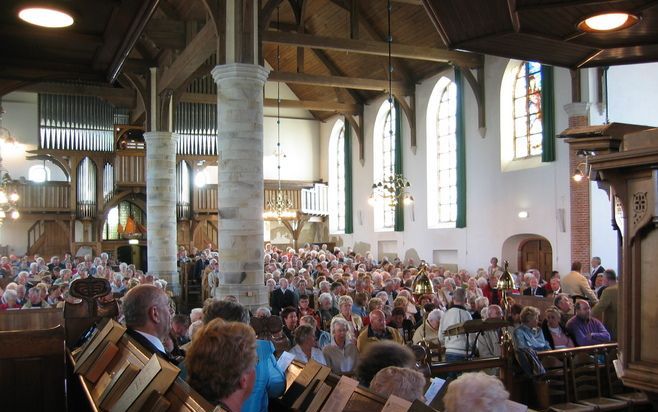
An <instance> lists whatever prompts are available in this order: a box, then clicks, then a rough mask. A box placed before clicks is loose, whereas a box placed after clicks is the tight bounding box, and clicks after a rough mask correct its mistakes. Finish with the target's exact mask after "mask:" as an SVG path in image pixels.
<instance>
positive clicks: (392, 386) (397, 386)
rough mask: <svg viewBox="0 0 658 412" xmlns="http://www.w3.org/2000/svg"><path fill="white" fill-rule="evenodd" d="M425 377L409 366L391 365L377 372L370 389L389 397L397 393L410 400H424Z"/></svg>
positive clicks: (398, 395)
mask: <svg viewBox="0 0 658 412" xmlns="http://www.w3.org/2000/svg"><path fill="white" fill-rule="evenodd" d="M424 387H425V377H424V376H423V374H422V373H420V372H418V371H415V370H413V369H409V368H400V367H398V366H389V367H387V368H384V369H382V370H380V371H379V372H377V374H376V375H375V377H374V378H372V381H371V382H370V390H371V391H373V392H375V393H376V394H378V395H381V396H383V397H384V398H388V397H389V396H391V395H395V396H397V397H400V398H402V399H405V400H407V401H409V402H413V401H415V400H416V399H420V400H423V399H424V397H423V388H424Z"/></svg>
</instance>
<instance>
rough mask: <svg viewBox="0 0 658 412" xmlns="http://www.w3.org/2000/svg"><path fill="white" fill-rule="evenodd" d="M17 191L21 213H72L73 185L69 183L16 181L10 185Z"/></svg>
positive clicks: (10, 187)
mask: <svg viewBox="0 0 658 412" xmlns="http://www.w3.org/2000/svg"><path fill="white" fill-rule="evenodd" d="M9 190H10V192H11V191H12V190H15V191H16V193H18V196H20V198H19V199H18V204H17V206H18V210H19V211H20V212H21V213H31V212H38V213H65V212H71V205H70V201H71V184H70V183H69V182H43V183H34V182H30V181H25V182H19V181H14V182H12V183H11V184H10V185H9Z"/></svg>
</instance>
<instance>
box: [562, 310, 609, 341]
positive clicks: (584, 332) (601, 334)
mask: <svg viewBox="0 0 658 412" xmlns="http://www.w3.org/2000/svg"><path fill="white" fill-rule="evenodd" d="M567 330H568V331H569V332H570V333H571V334H572V335H573V337H574V341H575V342H576V345H577V346H588V345H598V344H599V343H608V342H610V332H608V331H607V330H606V328H605V326H603V323H601V321H600V320H598V319H596V318H594V317H592V309H591V308H590V306H589V302H587V301H586V300H578V301H576V314H575V315H574V316H573V317H572V318H571V319H569V321H568V322H567Z"/></svg>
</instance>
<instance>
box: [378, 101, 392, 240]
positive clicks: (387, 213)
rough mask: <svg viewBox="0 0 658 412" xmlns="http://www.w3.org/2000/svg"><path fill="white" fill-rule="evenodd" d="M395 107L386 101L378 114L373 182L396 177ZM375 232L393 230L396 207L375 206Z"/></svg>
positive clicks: (388, 205)
mask: <svg viewBox="0 0 658 412" xmlns="http://www.w3.org/2000/svg"><path fill="white" fill-rule="evenodd" d="M396 116H397V113H396V110H395V106H394V105H392V104H391V103H389V102H388V100H387V101H385V102H384V103H382V105H381V107H380V108H379V112H378V113H377V118H376V120H375V128H374V134H373V136H374V139H373V152H374V153H373V165H374V170H373V181H374V182H381V181H383V180H384V179H388V178H389V177H391V176H393V175H395V151H396V150H397V149H398V148H396V147H395V122H396ZM374 209H375V210H374V218H375V219H374V220H375V230H393V227H394V225H395V206H393V205H390V204H389V203H388V202H386V201H376V202H375V204H374Z"/></svg>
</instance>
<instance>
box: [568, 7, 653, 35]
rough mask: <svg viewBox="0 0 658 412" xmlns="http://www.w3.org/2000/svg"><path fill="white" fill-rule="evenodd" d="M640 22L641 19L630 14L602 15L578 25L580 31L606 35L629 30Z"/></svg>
mask: <svg viewBox="0 0 658 412" xmlns="http://www.w3.org/2000/svg"><path fill="white" fill-rule="evenodd" d="M638 21H640V18H639V17H638V16H636V15H634V14H630V13H621V12H614V13H601V14H597V15H595V16H591V17H588V18H586V19H583V20H582V21H581V22H580V23H578V29H579V30H581V31H585V32H591V33H605V32H610V31H618V30H623V29H627V28H629V27H631V26H633V25H634V24H635V23H637V22H638Z"/></svg>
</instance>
